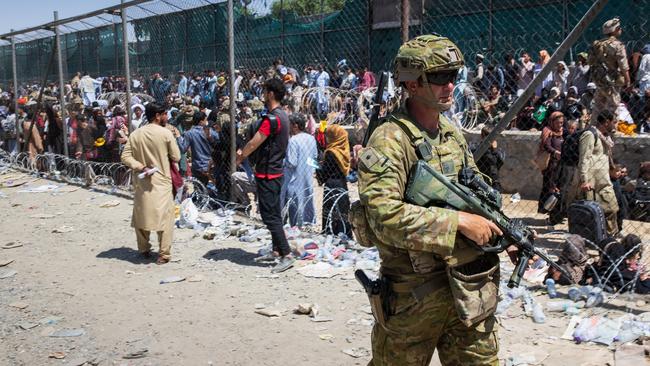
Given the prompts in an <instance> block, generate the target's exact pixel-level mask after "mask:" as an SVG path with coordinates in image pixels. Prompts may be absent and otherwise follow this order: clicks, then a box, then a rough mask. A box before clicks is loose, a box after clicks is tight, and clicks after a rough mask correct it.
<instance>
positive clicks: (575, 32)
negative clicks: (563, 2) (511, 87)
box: [474, 0, 608, 161]
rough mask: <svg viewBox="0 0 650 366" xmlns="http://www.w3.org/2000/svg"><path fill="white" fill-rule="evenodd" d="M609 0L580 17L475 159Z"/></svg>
mask: <svg viewBox="0 0 650 366" xmlns="http://www.w3.org/2000/svg"><path fill="white" fill-rule="evenodd" d="M607 1H608V0H596V1H595V2H594V4H593V5H592V6H591V8H589V10H587V12H586V13H585V15H584V16H583V17H582V19H580V21H579V22H578V24H576V26H575V27H574V28H573V29H572V30H571V33H569V35H568V36H567V37H566V38H565V39H564V41H563V42H562V44H560V46H559V47H558V48H557V50H556V51H555V53H553V56H551V59H550V60H549V61H548V63H547V64H546V66H544V68H543V69H542V70H541V71H540V72H539V74H538V75H537V76H536V77H535V78H534V79H533V81H532V82H531V83H530V84H529V85H528V87H527V88H526V89H525V90H524V92H523V94H522V95H521V96H520V97H518V98H517V99H516V100H515V102H514V103H513V104H512V107H510V109H508V111H507V112H506V114H505V115H504V116H503V117H502V118H501V120H500V121H499V123H498V124H497V125H496V126H495V127H494V130H492V132H491V133H490V134H489V135H488V136H487V138H485V139H484V140H483V141H482V142H481V145H479V147H478V149H477V150H476V152H475V153H474V160H475V161H476V160H478V159H480V158H481V156H483V154H485V152H486V151H487V149H488V146H490V144H491V143H492V141H494V139H496V137H497V136H498V135H499V134H501V132H502V131H503V130H505V129H506V127H507V126H508V125H509V124H510V122H511V121H512V119H513V118H515V116H516V115H517V113H519V111H520V110H521V108H523V107H524V105H525V104H526V103H528V100H529V99H530V98H531V97H532V96H533V93H534V92H535V89H536V88H537V87H538V86H539V85H541V84H542V81H543V80H544V79H546V76H547V75H548V74H549V73H550V72H551V70H552V69H553V68H554V67H555V65H556V64H557V63H558V61H560V60H562V59H563V58H564V56H565V55H566V53H567V51H568V50H569V48H570V47H571V46H572V45H573V44H574V43H575V42H576V41H577V40H578V38H580V36H581V35H582V33H583V32H584V31H585V30H586V29H587V27H588V26H589V24H591V22H593V21H594V19H596V17H597V16H598V14H599V13H600V12H601V11H602V10H603V8H604V7H605V5H607Z"/></svg>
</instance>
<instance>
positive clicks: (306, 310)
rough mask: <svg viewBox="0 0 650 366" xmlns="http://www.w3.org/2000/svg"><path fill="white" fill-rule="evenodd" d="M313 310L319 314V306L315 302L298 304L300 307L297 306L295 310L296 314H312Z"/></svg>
mask: <svg viewBox="0 0 650 366" xmlns="http://www.w3.org/2000/svg"><path fill="white" fill-rule="evenodd" d="M312 311H315V313H316V314H318V306H316V305H315V304H306V303H302V304H298V307H296V308H295V309H294V310H293V312H294V313H295V314H302V315H311V314H312Z"/></svg>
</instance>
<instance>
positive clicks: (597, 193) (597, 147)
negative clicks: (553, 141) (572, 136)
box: [563, 110, 619, 236]
mask: <svg viewBox="0 0 650 366" xmlns="http://www.w3.org/2000/svg"><path fill="white" fill-rule="evenodd" d="M615 129H616V118H615V117H614V115H613V114H612V112H610V111H607V110H606V111H602V112H600V114H599V115H598V116H597V119H596V124H595V126H594V127H592V128H589V129H587V130H583V131H582V132H576V133H580V140H579V141H580V142H579V145H578V146H579V151H578V164H577V168H578V169H577V170H578V172H577V173H578V184H579V188H580V193H579V194H578V197H579V198H582V199H587V200H590V201H596V202H598V204H599V205H600V206H601V208H602V209H603V212H604V214H605V219H606V220H607V233H608V234H609V235H612V236H613V235H615V234H616V233H617V232H618V231H619V228H618V225H617V222H616V214H617V212H618V209H619V207H618V203H617V201H616V194H615V193H614V187H613V185H612V181H611V179H610V177H609V167H610V162H611V161H612V148H613V147H614V142H613V141H612V139H611V135H612V134H613V133H614V131H615ZM563 153H564V152H563ZM567 153H569V152H567Z"/></svg>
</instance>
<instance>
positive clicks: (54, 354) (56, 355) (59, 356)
mask: <svg viewBox="0 0 650 366" xmlns="http://www.w3.org/2000/svg"><path fill="white" fill-rule="evenodd" d="M48 358H56V359H57V360H62V359H64V358H65V352H52V353H50V355H49V356H48Z"/></svg>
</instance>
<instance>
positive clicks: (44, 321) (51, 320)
mask: <svg viewBox="0 0 650 366" xmlns="http://www.w3.org/2000/svg"><path fill="white" fill-rule="evenodd" d="M61 320H63V317H60V316H46V317H45V318H41V319H39V321H38V322H39V323H40V324H41V325H53V324H56V323H58V322H60V321H61Z"/></svg>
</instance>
